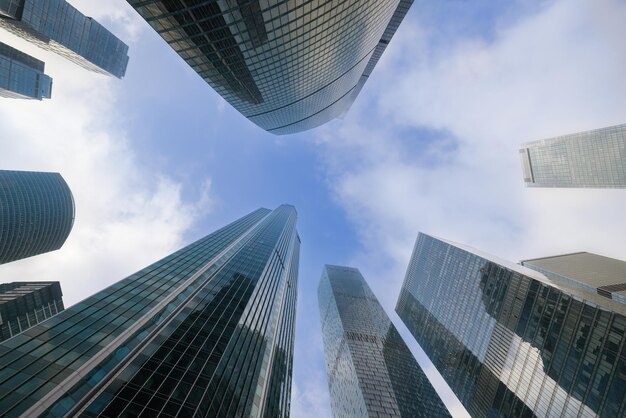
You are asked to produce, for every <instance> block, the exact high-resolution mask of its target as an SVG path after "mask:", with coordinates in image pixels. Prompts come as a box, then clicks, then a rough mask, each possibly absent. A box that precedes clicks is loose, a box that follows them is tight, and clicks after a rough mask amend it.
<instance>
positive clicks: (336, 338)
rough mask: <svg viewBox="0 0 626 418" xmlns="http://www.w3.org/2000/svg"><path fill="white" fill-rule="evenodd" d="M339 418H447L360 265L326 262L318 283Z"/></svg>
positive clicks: (333, 398) (335, 413)
mask: <svg viewBox="0 0 626 418" xmlns="http://www.w3.org/2000/svg"><path fill="white" fill-rule="evenodd" d="M318 301H319V305H320V314H321V319H322V334H323V337H324V351H325V353H326V366H327V371H328V387H329V389H330V395H331V396H330V397H331V405H332V410H333V416H334V417H346V418H349V417H413V418H416V417H424V418H431V417H447V416H450V414H449V413H448V411H447V409H446V407H445V406H444V405H443V403H442V401H441V399H440V398H439V396H438V395H437V393H436V392H435V389H434V388H433V387H432V385H431V384H430V382H429V380H428V378H427V377H426V375H425V374H424V372H423V371H422V369H421V368H420V366H419V365H418V363H417V361H416V360H415V357H413V355H412V354H411V352H410V351H409V349H408V347H407V346H406V344H405V343H404V341H403V340H402V337H400V334H399V333H398V331H397V330H396V327H395V326H394V325H393V324H392V323H391V321H390V320H389V317H388V316H387V314H386V313H385V311H384V310H383V308H382V306H381V305H380V303H379V302H378V299H376V296H374V294H373V293H372V291H371V289H370V288H369V286H368V285H367V283H366V282H365V279H364V278H363V276H362V275H361V273H360V272H359V270H358V269H355V268H350V267H341V266H329V265H327V266H325V267H324V271H323V272H322V277H321V279H320V284H319V288H318Z"/></svg>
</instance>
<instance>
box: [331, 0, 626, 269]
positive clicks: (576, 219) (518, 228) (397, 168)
mask: <svg viewBox="0 0 626 418" xmlns="http://www.w3.org/2000/svg"><path fill="white" fill-rule="evenodd" d="M624 18H626V4H625V3H624V2H620V1H613V0H603V1H600V2H594V3H593V5H592V4H590V3H588V2H585V1H582V0H576V1H558V2H553V3H552V4H551V5H550V7H548V8H546V9H544V10H542V11H541V12H540V13H538V14H536V15H533V16H530V17H527V18H525V19H523V20H521V21H520V22H518V23H517V24H515V25H512V26H509V27H507V28H505V29H501V30H500V32H498V33H497V36H496V37H495V39H494V40H493V41H491V42H487V41H484V40H481V39H469V40H468V39H463V40H459V41H458V42H456V43H454V44H452V45H449V46H448V47H447V48H441V49H439V50H436V51H431V50H428V49H425V50H419V49H417V50H416V49H415V48H413V47H411V45H412V44H418V45H427V40H428V36H429V35H428V34H427V33H424V31H423V30H421V29H420V30H417V29H415V28H411V27H409V28H406V29H407V30H404V31H402V32H401V33H400V34H399V35H400V36H398V37H397V39H394V43H392V44H391V46H390V50H389V51H388V52H389V55H388V56H386V57H385V58H386V61H385V60H384V64H385V65H383V66H382V67H381V68H380V70H382V71H379V72H378V73H376V72H375V73H374V75H373V77H372V78H373V79H372V80H371V81H372V83H371V84H370V85H368V88H370V90H369V91H367V92H366V93H367V95H368V97H369V98H370V100H372V97H374V98H375V99H373V100H372V102H370V103H369V104H370V106H365V105H359V102H357V106H356V107H355V108H354V109H352V113H350V114H349V117H348V118H347V119H346V121H345V122H344V123H342V124H333V125H332V129H333V131H332V135H331V133H330V130H329V131H327V132H323V134H322V137H321V139H320V142H321V143H322V144H323V146H324V148H325V149H326V151H327V152H326V162H327V164H328V167H329V170H330V173H331V174H330V176H329V182H330V184H331V187H332V189H333V191H334V192H335V195H336V197H337V199H338V201H339V202H340V203H341V204H342V205H343V206H344V207H345V208H346V210H347V211H348V213H349V215H350V217H351V218H352V219H354V221H355V222H356V223H357V225H358V230H360V231H363V241H364V243H365V244H366V245H368V243H369V244H370V245H369V248H368V249H369V250H380V246H381V245H382V248H383V249H384V250H385V252H386V253H388V254H391V255H394V256H395V257H396V258H397V259H398V261H400V260H402V261H405V260H406V259H407V258H408V254H409V252H410V248H411V245H410V243H411V242H412V241H413V240H414V238H415V236H416V234H417V231H418V230H425V231H428V232H430V233H433V234H435V235H440V236H443V237H449V238H452V239H456V240H459V241H464V242H467V243H469V244H474V245H476V246H479V247H483V248H484V249H485V250H490V251H495V252H499V253H500V254H501V255H503V256H508V257H513V258H514V259H515V258H517V257H521V256H525V255H529V254H528V253H531V252H533V253H534V252H535V251H549V250H552V251H560V250H562V249H564V248H565V247H569V246H570V242H572V239H574V238H575V237H582V240H579V241H577V240H575V239H574V241H575V242H576V244H578V245H584V248H581V249H586V248H589V247H593V248H596V249H597V250H598V251H600V250H602V251H604V252H605V253H611V254H612V255H613V256H618V255H619V252H620V250H621V251H622V252H623V249H624V248H626V237H625V236H624V235H623V234H614V235H611V234H608V232H609V231H612V230H615V227H616V226H618V225H619V226H626V219H624V217H623V216H619V213H618V211H617V210H616V208H623V207H624V203H626V200H625V199H626V196H625V195H626V193H623V192H622V191H611V190H599V191H590V190H528V189H525V188H524V187H523V186H522V180H521V173H520V168H519V161H518V157H517V148H518V145H519V144H520V143H521V142H523V141H528V140H533V139H540V138H543V137H549V136H552V135H558V134H564V133H570V132H576V131H579V130H585V129H593V128H599V127H603V126H608V125H611V124H618V123H623V122H626V119H625V116H624V112H623V109H625V108H626V79H625V78H624V76H623V74H625V73H626V50H624V48H623V47H622V45H621V44H622V39H624V38H626V27H624V26H623V25H622V24H621V23H620V22H623V20H624ZM405 23H406V24H409V25H410V23H413V24H414V23H415V22H410V21H407V22H405ZM412 36H418V41H414V40H413V39H412ZM424 38H426V39H424ZM406 51H411V52H412V53H414V54H415V55H416V56H411V58H410V60H411V63H415V64H414V65H401V64H406V62H405V60H406V56H407V52H406ZM390 62H391V63H392V64H394V65H389V63H390ZM398 69H399V70H398ZM390 80H393V81H394V82H393V83H390V82H389V81H390ZM361 99H365V98H361ZM361 103H367V101H366V100H362V101H361ZM372 112H376V113H377V114H378V115H379V117H378V118H376V125H373V124H370V123H368V116H370V115H371V114H372ZM370 118H371V116H370ZM337 128H339V129H337ZM421 132H427V133H428V135H431V136H433V137H435V138H436V140H435V141H431V142H423V143H422V144H420V142H419V141H420V137H419V135H420V133H421ZM355 162H356V163H355ZM592 214H593V216H592ZM605 232H606V233H605ZM407 244H409V245H407ZM622 257H623V258H626V253H623V254H622Z"/></svg>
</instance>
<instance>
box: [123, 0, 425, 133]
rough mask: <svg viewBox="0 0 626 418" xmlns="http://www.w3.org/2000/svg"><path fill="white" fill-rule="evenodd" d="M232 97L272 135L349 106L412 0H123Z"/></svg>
mask: <svg viewBox="0 0 626 418" xmlns="http://www.w3.org/2000/svg"><path fill="white" fill-rule="evenodd" d="M127 1H128V2H129V3H130V4H131V5H132V6H133V7H134V8H135V9H136V10H137V12H139V14H140V15H141V16H142V17H143V18H144V19H146V21H147V22H148V23H149V24H150V26H152V27H153V28H154V30H156V31H157V33H159V35H161V36H162V37H163V39H165V41H167V42H168V43H169V44H170V46H171V47H172V48H173V49H174V50H175V51H176V52H177V53H178V54H179V55H180V56H181V57H182V58H183V59H184V60H185V61H186V62H187V63H188V64H189V65H190V66H191V67H192V68H193V69H194V70H195V71H196V72H197V73H198V74H199V75H200V76H201V77H202V78H203V79H204V80H206V81H207V82H208V83H209V84H210V85H211V86H212V87H213V88H214V89H215V91H217V92H218V93H219V94H220V95H221V96H222V97H223V98H224V99H226V101H228V102H229V103H230V104H231V105H232V106H233V107H234V108H235V109H237V110H238V111H239V112H241V113H242V114H243V115H244V116H245V117H247V118H248V119H250V120H251V121H252V122H254V123H255V124H257V125H258V126H260V127H261V128H263V129H265V130H267V131H269V132H272V133H274V134H279V135H281V134H290V133H295V132H300V131H304V130H307V129H311V128H314V127H316V126H319V125H322V124H324V123H326V122H328V121H329V120H331V119H333V118H336V117H338V116H341V115H342V114H344V113H345V112H346V111H347V110H348V108H349V107H350V106H351V105H352V102H353V101H354V100H355V98H356V96H357V95H358V94H359V92H360V90H361V89H362V87H363V85H364V83H365V81H366V80H367V78H368V77H369V76H370V74H371V72H372V70H373V69H374V66H375V65H376V63H377V62H378V60H379V58H380V57H381V55H382V53H383V52H384V50H385V48H386V47H387V45H388V44H389V41H390V40H391V38H392V37H393V35H394V33H395V31H396V29H397V28H398V26H399V25H400V22H401V21H402V19H403V18H404V16H405V15H406V13H407V12H408V10H409V7H410V6H411V4H412V3H413V0H361V1H357V0H348V1H343V2H339V1H331V0H315V1H298V0H269V1H258V0H217V1H216V0H193V1H180V0H174V1H164V0H148V1H144V0H127Z"/></svg>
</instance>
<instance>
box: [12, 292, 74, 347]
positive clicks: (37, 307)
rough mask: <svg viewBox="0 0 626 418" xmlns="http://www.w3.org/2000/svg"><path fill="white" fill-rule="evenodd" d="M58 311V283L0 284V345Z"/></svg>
mask: <svg viewBox="0 0 626 418" xmlns="http://www.w3.org/2000/svg"><path fill="white" fill-rule="evenodd" d="M62 310H63V293H61V285H60V283H59V282H13V283H0V342H1V341H4V340H6V339H8V338H11V337H13V336H14V335H15V334H19V333H20V332H22V331H25V330H27V329H28V328H30V327H32V326H33V325H36V324H38V323H40V322H41V321H44V320H46V319H48V318H50V317H51V316H52V315H56V314H57V313H59V312H61V311H62Z"/></svg>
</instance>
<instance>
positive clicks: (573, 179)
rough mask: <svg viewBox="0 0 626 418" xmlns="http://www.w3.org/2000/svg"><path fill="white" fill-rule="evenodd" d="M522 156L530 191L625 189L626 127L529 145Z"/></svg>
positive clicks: (526, 182) (581, 133)
mask: <svg viewBox="0 0 626 418" xmlns="http://www.w3.org/2000/svg"><path fill="white" fill-rule="evenodd" d="M519 152H520V159H521V162H522V171H523V174H524V182H525V184H526V186H528V187H586V188H624V187H626V124H624V125H617V126H611V127H609V128H602V129H596V130H593V131H587V132H580V133H576V134H571V135H565V136H558V137H555V138H550V139H544V140H541V141H536V142H529V143H527V144H524V145H522V148H521V149H520V150H519Z"/></svg>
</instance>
